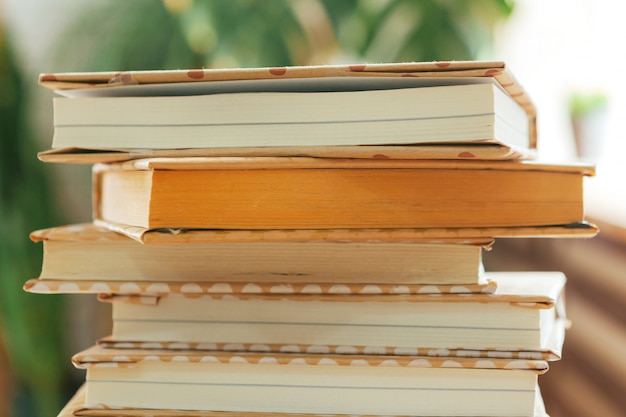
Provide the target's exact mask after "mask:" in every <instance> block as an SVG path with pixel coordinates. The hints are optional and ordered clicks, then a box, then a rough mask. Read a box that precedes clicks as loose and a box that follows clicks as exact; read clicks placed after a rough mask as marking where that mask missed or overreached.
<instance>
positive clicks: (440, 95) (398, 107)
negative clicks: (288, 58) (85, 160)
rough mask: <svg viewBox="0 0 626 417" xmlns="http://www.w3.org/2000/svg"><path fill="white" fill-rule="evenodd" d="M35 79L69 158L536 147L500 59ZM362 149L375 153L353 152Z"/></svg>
mask: <svg viewBox="0 0 626 417" xmlns="http://www.w3.org/2000/svg"><path fill="white" fill-rule="evenodd" d="M40 83H41V84H42V85H44V86H46V87H49V88H52V89H55V90H56V91H57V92H59V93H60V95H62V97H57V98H55V101H54V125H55V129H54V139H53V144H52V148H54V149H60V150H68V151H69V152H62V153H74V154H75V155H76V153H77V152H76V150H77V149H78V150H81V149H82V150H95V151H97V152H98V151H100V152H101V151H103V150H104V151H109V153H110V154H111V153H115V152H121V153H122V154H123V153H125V152H126V156H125V157H128V156H130V157H131V158H132V156H131V155H130V154H132V152H131V151H134V150H150V149H153V150H177V149H178V150H179V149H205V150H206V149H217V152H218V153H217V154H213V156H219V155H227V156H234V155H237V154H239V155H242V154H241V152H242V150H241V149H244V150H243V152H244V154H243V155H244V156H252V155H255V154H256V155H258V152H264V151H263V149H266V148H270V149H271V150H270V152H272V150H273V149H275V150H276V151H277V152H278V154H281V155H287V156H295V155H309V156H322V155H325V156H329V155H338V156H341V157H353V156H356V157H366V158H368V157H375V156H376V155H380V156H384V157H395V158H398V157H400V158H401V157H402V156H399V155H401V152H402V151H398V150H394V149H393V147H394V146H397V145H400V146H403V145H415V144H425V145H432V144H440V143H445V144H450V145H457V146H458V145H465V144H469V145H470V146H469V147H468V148H467V149H465V150H458V149H457V150H454V151H452V152H447V157H459V158H464V157H468V156H469V155H471V154H472V153H473V152H472V150H471V149H472V146H471V145H476V144H478V145H480V146H482V145H496V146H498V147H501V148H504V149H508V151H505V153H508V154H509V155H510V156H509V157H514V156H513V155H515V154H517V155H520V153H521V154H522V155H523V154H526V155H528V152H529V151H532V150H533V149H534V148H535V146H536V134H535V131H536V129H535V109H534V107H533V105H532V103H531V101H530V100H529V99H528V96H527V95H526V93H525V92H524V90H523V88H522V87H521V86H520V84H519V83H518V82H517V81H516V80H515V78H514V77H513V75H512V74H511V73H510V71H509V70H508V68H506V66H505V64H504V63H502V62H480V61H477V62H455V63H405V64H378V65H359V66H350V65H340V66H313V67H287V68H280V69H276V68H250V69H214V70H199V71H194V70H191V71H137V72H126V73H123V74H120V73H69V74H68V73H66V74H42V75H41V76H40ZM370 145H373V146H383V148H381V149H376V150H367V149H355V148H358V147H364V146H365V147H367V146H370ZM328 148H330V149H328ZM351 148H352V149H351ZM385 148H388V149H385ZM248 149H249V150H250V151H248ZM72 150H73V151H72ZM403 151H405V152H406V156H404V157H409V158H423V157H425V158H428V157H431V156H433V155H435V157H438V158H441V157H444V155H442V153H441V152H444V153H445V151H443V150H439V151H438V150H437V149H436V148H431V149H428V148H426V149H425V150H424V153H423V154H422V153H421V152H422V150H420V149H419V148H418V149H411V148H406V147H405V149H404V150H403ZM79 153H80V151H79ZM84 153H85V154H88V153H89V152H84ZM477 154H478V155H481V156H479V157H489V156H487V155H488V152H483V151H481V150H480V149H477ZM167 155H168V156H171V155H170V154H167ZM205 155H206V153H205ZM209 155H210V153H209ZM274 155H276V154H274ZM394 155H395V156H394ZM429 155H430V156H429ZM437 155H438V156H437ZM494 155H496V154H495V153H494ZM502 155H503V154H502V153H501V152H500V156H495V157H496V158H500V157H502ZM56 156H57V157H58V156H59V155H58V153H57V155H56ZM53 157H54V156H53ZM91 157H92V158H93V157H94V155H93V154H92V155H91Z"/></svg>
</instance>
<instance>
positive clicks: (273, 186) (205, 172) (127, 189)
mask: <svg viewBox="0 0 626 417" xmlns="http://www.w3.org/2000/svg"><path fill="white" fill-rule="evenodd" d="M585 175H593V169H592V168H591V167H589V166H585V165H551V164H540V163H534V162H522V161H512V162H509V161H506V162H504V161H501V162H496V161H493V162H479V161H424V160H421V161H413V160H384V161H383V160H365V159H359V160H340V159H319V158H180V159H172V158H163V159H146V160H136V161H130V162H128V163H122V164H108V165H96V166H94V172H93V179H94V186H93V189H94V203H93V206H94V218H95V219H97V220H104V221H107V222H112V223H121V224H126V225H130V226H138V227H144V228H149V229H160V228H188V229H193V228H205V229H333V228H386V229H394V228H459V227H468V228H479V227H515V226H547V225H562V224H569V223H575V222H581V221H583V220H584V210H583V193H582V190H583V177H584V176H585Z"/></svg>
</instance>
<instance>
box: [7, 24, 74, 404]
mask: <svg viewBox="0 0 626 417" xmlns="http://www.w3.org/2000/svg"><path fill="white" fill-rule="evenodd" d="M14 64H15V60H14V59H13V57H12V54H11V49H10V45H9V43H8V39H7V38H6V37H4V36H3V35H2V31H1V27H0V158H1V160H0V219H1V221H0V332H2V337H0V341H3V342H4V346H3V347H4V349H5V350H6V352H7V355H8V357H9V358H10V362H11V363H10V365H11V367H10V368H9V369H5V371H6V370H9V371H10V372H11V373H12V375H13V379H14V380H15V381H17V383H18V388H22V390H15V391H14V395H16V396H17V401H16V404H17V405H18V407H20V408H19V410H20V411H19V413H20V415H24V414H26V413H27V412H29V411H32V412H34V413H37V415H42V416H43V415H45V414H46V413H47V414H48V415H52V413H56V412H58V409H59V406H60V405H62V404H63V403H62V399H63V397H62V394H63V387H64V386H65V385H66V382H67V380H66V375H65V373H66V371H65V369H64V368H65V367H66V361H67V358H65V357H64V356H63V354H62V344H63V339H62V334H61V328H60V316H61V315H62V314H63V313H62V311H63V310H62V299H61V298H59V297H33V296H32V295H29V294H26V293H24V292H23V291H22V285H23V284H24V281H25V280H26V279H29V278H32V277H35V276H37V275H38V274H39V271H40V268H41V248H40V247H38V246H36V245H34V244H33V243H32V242H30V240H29V239H28V235H29V233H30V232H31V231H33V230H35V229H39V228H43V227H48V226H50V225H53V224H55V223H57V222H58V217H57V215H56V214H55V204H54V198H53V196H54V194H53V190H52V187H51V184H50V183H49V181H48V178H49V176H47V175H46V173H45V169H44V167H43V166H42V164H41V163H40V162H39V161H38V160H37V158H36V154H37V150H38V149H37V147H36V142H35V140H34V138H33V137H32V135H31V132H30V129H29V123H28V117H27V108H28V107H27V105H28V103H27V102H26V97H27V94H26V91H25V88H24V83H23V82H22V79H21V77H20V73H19V72H18V70H17V68H16V67H15V65H14ZM3 394H4V393H3ZM15 412H18V411H15Z"/></svg>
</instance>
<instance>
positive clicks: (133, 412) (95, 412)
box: [58, 385, 549, 417]
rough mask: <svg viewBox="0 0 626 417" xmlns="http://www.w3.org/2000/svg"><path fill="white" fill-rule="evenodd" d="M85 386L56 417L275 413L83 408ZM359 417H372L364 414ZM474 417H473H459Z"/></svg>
mask: <svg viewBox="0 0 626 417" xmlns="http://www.w3.org/2000/svg"><path fill="white" fill-rule="evenodd" d="M85 391H86V386H85V385H82V386H81V387H80V388H79V389H78V391H77V392H76V394H75V395H74V396H73V397H72V398H71V399H70V401H69V402H68V403H67V405H66V406H65V407H64V408H63V410H62V411H61V412H60V413H59V415H58V417H75V416H86V417H270V416H276V415H277V414H276V413H258V412H247V413H241V412H221V411H182V410H155V409H137V408H113V409H112V408H109V407H105V406H100V407H93V408H89V407H87V406H85V394H86V393H85ZM535 398H536V399H535V410H534V414H533V415H532V416H529V417H549V416H548V414H547V413H546V410H545V406H544V403H543V398H542V397H541V391H540V390H539V387H537V389H536V397H535ZM283 415H284V416H285V417H320V415H318V414H300V413H299V414H291V415H290V414H283ZM361 417H373V416H372V415H368V414H364V415H362V416H361ZM431 417H433V416H431ZM460 417H474V416H460Z"/></svg>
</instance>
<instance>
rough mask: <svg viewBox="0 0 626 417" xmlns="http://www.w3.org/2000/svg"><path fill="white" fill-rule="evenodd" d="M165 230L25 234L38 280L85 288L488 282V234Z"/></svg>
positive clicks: (91, 228) (89, 227)
mask: <svg viewBox="0 0 626 417" xmlns="http://www.w3.org/2000/svg"><path fill="white" fill-rule="evenodd" d="M169 236H171V237H172V238H173V239H172V241H171V242H170V243H161V244H141V243H139V242H137V241H135V240H133V239H131V238H129V237H127V236H125V235H122V234H119V233H116V232H113V231H110V230H108V229H106V228H103V227H98V226H95V225H93V224H90V223H87V224H75V225H68V226H62V227H54V228H49V229H44V230H38V231H35V232H33V233H31V239H32V240H34V241H42V242H43V262H42V269H41V274H40V276H39V280H41V281H46V282H49V281H51V280H64V281H79V282H80V281H87V282H89V287H91V286H93V285H94V283H95V282H101V283H104V282H109V281H113V282H120V281H121V282H124V281H126V282H140V283H141V282H143V283H148V286H149V285H150V284H156V283H159V282H170V283H172V284H175V283H179V284H181V285H182V284H185V283H192V282H194V283H196V285H199V284H202V283H206V284H209V285H207V291H210V290H211V289H213V290H217V288H220V286H218V285H215V284H217V283H228V284H230V287H231V288H232V287H234V285H232V284H241V285H242V286H245V285H246V284H250V285H255V286H256V287H258V286H265V287H271V288H273V289H272V291H279V290H280V287H281V286H283V287H284V286H290V288H297V287H300V288H302V290H306V288H307V287H308V286H309V284H317V285H318V286H319V285H320V284H322V285H321V286H319V288H322V287H324V288H328V290H327V291H332V290H331V288H332V287H333V286H336V285H337V284H342V285H346V284H347V285H351V286H361V287H363V289H362V290H364V289H365V287H366V286H367V284H385V285H387V286H398V285H407V284H410V285H418V284H425V285H421V286H420V288H421V289H422V290H423V289H424V288H425V286H426V285H440V286H446V285H447V286H457V287H458V288H457V291H461V289H460V288H461V287H462V286H464V285H467V286H471V285H473V286H474V287H473V288H475V289H478V290H479V291H482V290H483V287H485V284H486V283H487V281H486V280H485V278H484V276H483V274H482V251H483V250H485V249H490V247H491V245H492V243H493V239H490V238H473V239H470V238H460V239H452V238H436V237H433V238H430V239H413V240H405V241H392V240H391V239H388V240H386V239H385V238H384V236H379V237H378V239H372V240H371V241H367V240H363V239H358V238H353V239H352V241H351V240H350V238H349V236H345V237H344V239H342V240H333V239H328V240H327V239H320V238H319V237H315V236H313V235H311V236H310V237H309V238H308V239H298V240H295V241H292V240H278V239H271V238H270V237H269V236H266V237H267V238H264V237H263V236H259V237H257V238H254V235H248V236H240V237H239V238H233V239H232V240H231V239H229V235H228V234H225V233H220V232H215V231H198V232H197V233H196V238H195V239H186V240H182V241H181V240H179V239H176V238H175V237H176V236H175V235H169ZM43 284H45V282H43ZM109 285H110V287H112V285H111V284H109ZM171 287H172V288H173V287H174V285H172V286H171ZM100 288H102V287H101V286H100ZM121 288H123V286H120V287H119V289H121ZM362 290H360V291H362ZM268 291H269V289H268ZM390 291H391V289H390ZM100 292H102V291H100Z"/></svg>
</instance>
